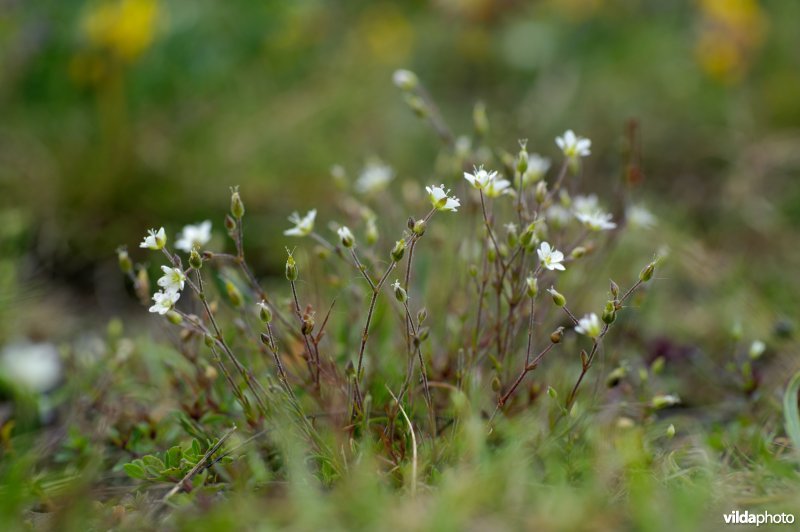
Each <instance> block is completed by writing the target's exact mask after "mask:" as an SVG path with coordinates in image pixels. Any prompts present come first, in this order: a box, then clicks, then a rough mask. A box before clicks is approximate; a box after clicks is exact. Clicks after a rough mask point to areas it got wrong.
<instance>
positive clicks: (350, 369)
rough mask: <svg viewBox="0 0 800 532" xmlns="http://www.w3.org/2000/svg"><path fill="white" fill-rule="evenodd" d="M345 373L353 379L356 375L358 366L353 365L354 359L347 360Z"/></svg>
mask: <svg viewBox="0 0 800 532" xmlns="http://www.w3.org/2000/svg"><path fill="white" fill-rule="evenodd" d="M344 374H345V375H346V376H347V378H349V379H352V378H353V377H355V376H356V367H355V365H353V361H352V360H348V361H347V364H346V365H345V367H344Z"/></svg>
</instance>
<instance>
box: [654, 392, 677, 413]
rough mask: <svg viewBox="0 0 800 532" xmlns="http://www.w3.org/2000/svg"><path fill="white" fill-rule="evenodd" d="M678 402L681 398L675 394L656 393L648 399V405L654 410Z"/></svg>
mask: <svg viewBox="0 0 800 532" xmlns="http://www.w3.org/2000/svg"><path fill="white" fill-rule="evenodd" d="M680 402H681V399H680V397H678V396H677V395H656V396H655V397H653V399H651V400H650V406H652V407H653V408H654V409H656V410H659V409H661V408H667V407H670V406H675V405H677V404H678V403H680Z"/></svg>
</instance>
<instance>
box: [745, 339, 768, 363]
mask: <svg viewBox="0 0 800 532" xmlns="http://www.w3.org/2000/svg"><path fill="white" fill-rule="evenodd" d="M766 350H767V344H765V343H764V342H762V341H761V340H753V343H752V344H750V349H749V350H748V351H747V354H748V356H749V357H750V358H752V359H753V360H755V359H757V358H761V355H763V354H764V351H766Z"/></svg>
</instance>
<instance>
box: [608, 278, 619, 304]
mask: <svg viewBox="0 0 800 532" xmlns="http://www.w3.org/2000/svg"><path fill="white" fill-rule="evenodd" d="M609 290H610V292H611V297H613V298H614V299H617V298H618V297H619V285H617V283H615V282H614V280H613V279H612V280H611V285H610V289H609Z"/></svg>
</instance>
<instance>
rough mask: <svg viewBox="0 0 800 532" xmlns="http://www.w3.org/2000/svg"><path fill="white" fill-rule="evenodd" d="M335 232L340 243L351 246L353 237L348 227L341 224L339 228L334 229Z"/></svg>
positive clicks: (353, 240) (347, 246)
mask: <svg viewBox="0 0 800 532" xmlns="http://www.w3.org/2000/svg"><path fill="white" fill-rule="evenodd" d="M336 233H337V234H338V235H339V240H341V241H342V245H343V246H344V247H346V248H351V247H353V243H354V242H355V240H356V239H355V237H354V236H353V233H352V231H350V228H349V227H347V226H345V225H343V226H341V227H340V228H339V229H337V230H336Z"/></svg>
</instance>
